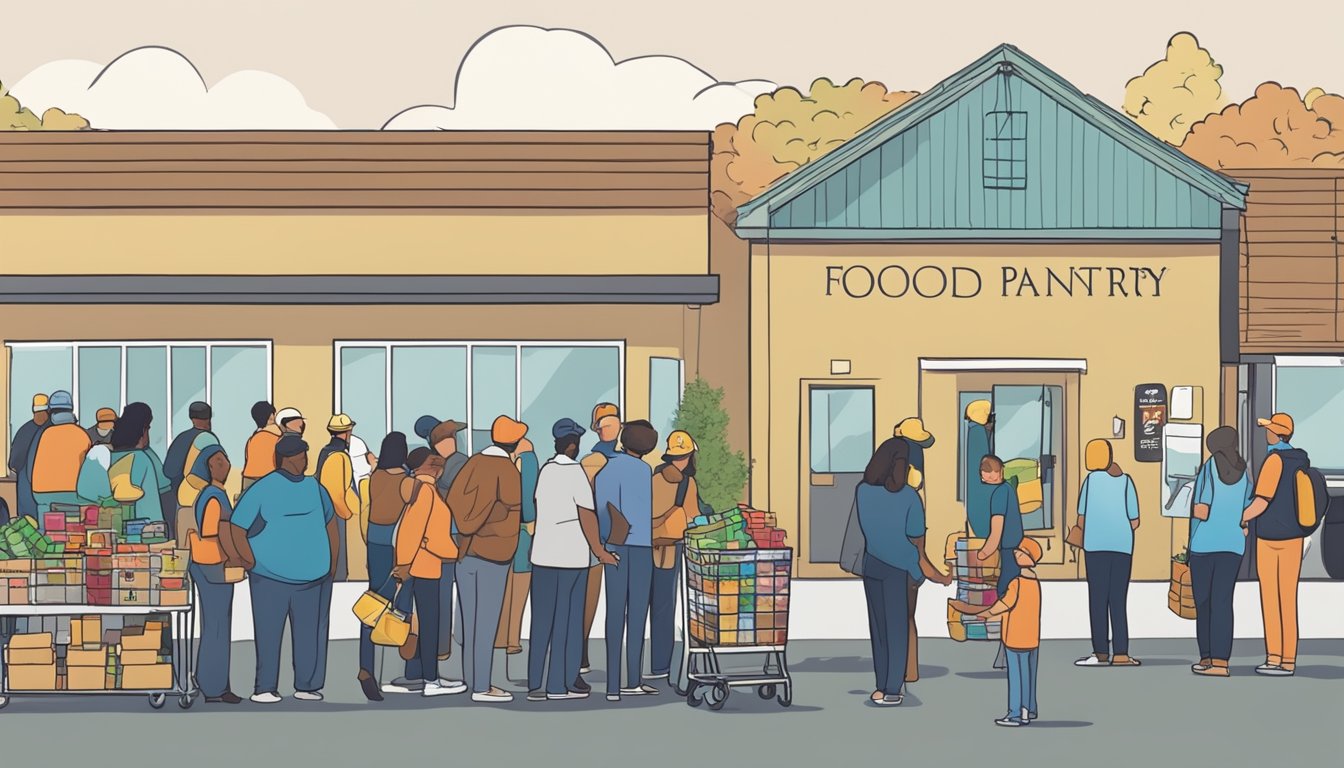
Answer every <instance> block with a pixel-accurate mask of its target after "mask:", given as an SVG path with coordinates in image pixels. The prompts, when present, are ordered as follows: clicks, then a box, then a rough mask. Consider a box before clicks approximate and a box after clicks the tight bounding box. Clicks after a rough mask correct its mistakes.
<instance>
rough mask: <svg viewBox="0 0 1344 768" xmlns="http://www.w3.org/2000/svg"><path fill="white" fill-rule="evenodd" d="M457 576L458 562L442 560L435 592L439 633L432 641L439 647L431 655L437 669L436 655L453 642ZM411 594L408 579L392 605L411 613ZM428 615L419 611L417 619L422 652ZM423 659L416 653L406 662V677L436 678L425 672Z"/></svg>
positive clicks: (416, 598)
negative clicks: (454, 592)
mask: <svg viewBox="0 0 1344 768" xmlns="http://www.w3.org/2000/svg"><path fill="white" fill-rule="evenodd" d="M456 578H457V564H456V563H444V564H443V572H442V573H441V574H439V590H438V593H437V594H438V596H439V606H438V611H439V612H438V617H439V619H438V627H439V628H438V635H437V638H438V639H437V640H436V641H435V643H434V644H435V645H436V646H438V647H437V648H436V651H437V653H436V655H435V656H434V666H435V667H436V668H437V667H438V661H439V658H438V657H439V656H443V655H446V654H448V652H449V651H450V649H451V648H452V642H453V586H454V581H455V579H456ZM445 595H447V596H446V597H445ZM413 597H414V591H413V589H412V588H411V587H410V582H407V586H404V587H402V589H401V591H400V592H398V593H397V600H396V603H395V605H394V607H395V608H396V609H397V610H398V611H402V612H403V613H406V614H407V615H410V613H411V602H412V598H413ZM414 599H415V600H419V598H418V597H415V598H414ZM459 610H460V608H459ZM427 615H428V614H425V613H422V614H421V615H420V619H419V621H420V636H419V638H418V642H419V647H420V648H421V649H422V651H423V649H424V648H425V638H426V637H427V636H428V634H427V633H426V631H425V628H424V626H425V625H424V622H425V616H427ZM425 658H426V657H425V655H424V653H423V652H422V653H420V654H419V655H417V656H416V657H415V658H414V659H411V660H410V661H408V662H406V679H407V680H434V679H435V678H433V677H429V676H428V675H426V674H425V668H424V663H423V659H425ZM464 674H465V670H464Z"/></svg>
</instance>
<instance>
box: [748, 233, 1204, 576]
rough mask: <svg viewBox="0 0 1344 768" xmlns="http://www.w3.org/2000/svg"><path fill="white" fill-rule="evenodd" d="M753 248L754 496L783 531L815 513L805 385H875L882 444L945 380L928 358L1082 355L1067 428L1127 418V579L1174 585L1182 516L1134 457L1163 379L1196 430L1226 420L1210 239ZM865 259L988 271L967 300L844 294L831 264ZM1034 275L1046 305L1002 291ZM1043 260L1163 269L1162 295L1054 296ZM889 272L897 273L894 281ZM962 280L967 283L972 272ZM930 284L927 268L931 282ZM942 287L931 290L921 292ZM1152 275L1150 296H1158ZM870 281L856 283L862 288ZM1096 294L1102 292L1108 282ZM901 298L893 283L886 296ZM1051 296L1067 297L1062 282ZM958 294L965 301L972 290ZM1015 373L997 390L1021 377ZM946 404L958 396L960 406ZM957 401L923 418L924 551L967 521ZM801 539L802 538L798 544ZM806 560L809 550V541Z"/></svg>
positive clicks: (1069, 486) (1081, 439)
mask: <svg viewBox="0 0 1344 768" xmlns="http://www.w3.org/2000/svg"><path fill="white" fill-rule="evenodd" d="M769 251H770V256H769V257H767V256H766V248H765V246H764V245H762V244H760V243H757V244H755V245H754V246H753V254H752V259H751V286H752V289H751V295H752V307H751V328H752V336H751V344H752V346H751V365H752V387H751V390H752V391H751V398H752V402H751V408H752V428H751V446H752V455H753V458H754V459H755V471H754V474H753V482H752V500H753V502H754V503H755V505H756V506H758V507H760V508H768V509H771V510H772V511H774V512H776V513H777V514H778V515H779V519H780V522H781V524H782V525H784V526H785V527H787V528H788V529H789V530H790V531H800V518H801V516H802V515H805V514H806V513H807V509H806V506H807V500H806V498H807V494H806V490H807V489H806V485H805V484H806V483H807V482H808V475H807V471H806V460H805V452H806V446H807V442H808V434H807V426H806V422H805V421H804V420H802V418H803V415H804V412H803V410H802V408H801V406H800V403H801V399H802V392H803V391H805V387H806V384H807V382H809V381H815V382H816V383H822V384H825V383H828V382H835V383H846V382H848V383H851V384H858V383H860V382H859V381H857V380H860V379H862V380H865V381H866V382H867V383H869V384H871V385H872V386H874V387H875V422H876V424H875V435H874V437H875V440H877V441H881V440H883V439H885V438H887V437H890V435H891V430H892V427H893V425H894V424H895V423H896V422H897V421H899V420H900V419H901V418H904V417H906V416H912V415H921V414H920V409H921V388H922V387H923V388H925V395H926V396H925V397H924V398H923V399H924V400H925V401H926V402H927V401H928V400H929V399H930V398H931V397H932V396H933V391H934V390H937V389H938V388H939V387H943V389H944V391H947V392H951V393H952V394H953V395H955V390H954V389H949V388H948V387H947V384H946V383H941V384H940V383H939V381H937V380H934V379H932V378H930V377H932V376H947V375H949V374H932V373H926V374H924V376H923V377H921V371H920V359H921V358H1060V359H1063V358H1077V359H1083V360H1086V368H1087V371H1086V373H1085V374H1082V375H1081V376H1076V377H1075V378H1076V388H1077V391H1076V394H1075V395H1070V399H1071V401H1072V402H1070V403H1067V404H1066V408H1067V409H1068V410H1067V411H1066V413H1067V414H1068V415H1066V419H1067V420H1071V421H1072V424H1070V423H1068V421H1066V426H1065V429H1066V431H1069V432H1071V433H1072V435H1071V438H1072V439H1071V443H1072V446H1073V448H1074V449H1075V450H1076V449H1077V448H1078V446H1081V445H1082V444H1084V443H1085V442H1086V441H1087V440H1088V439H1091V438H1094V437H1110V436H1111V420H1112V417H1114V416H1117V415H1118V416H1120V417H1121V418H1123V419H1125V421H1126V432H1127V439H1125V440H1122V441H1116V443H1115V448H1116V451H1115V452H1116V458H1117V460H1118V462H1119V463H1120V464H1121V466H1122V467H1123V468H1124V469H1125V470H1126V471H1128V472H1130V473H1131V475H1132V476H1133V477H1134V480H1135V483H1136V485H1137V486H1138V490H1139V494H1140V506H1141V508H1142V527H1141V528H1140V531H1139V533H1138V536H1137V544H1136V555H1135V570H1134V577H1135V578H1137V579H1163V578H1166V577H1167V576H1168V575H1169V557H1170V555H1171V554H1172V551H1173V546H1176V548H1177V550H1179V548H1180V547H1181V546H1182V544H1181V542H1182V541H1183V539H1184V537H1185V535H1186V533H1185V532H1186V524H1185V522H1184V521H1172V520H1169V519H1167V518H1163V517H1162V516H1161V513H1160V510H1159V506H1160V504H1159V499H1160V487H1159V482H1160V474H1161V470H1160V464H1155V463H1145V464H1138V463H1136V462H1135V461H1134V457H1133V450H1134V447H1133V436H1134V433H1135V429H1136V425H1135V423H1134V387H1135V386H1137V385H1139V384H1143V383H1149V382H1160V383H1163V384H1165V385H1167V387H1168V388H1170V387H1172V386H1178V385H1189V386H1196V387H1200V388H1201V390H1202V396H1201V397H1198V398H1197V399H1196V412H1195V419H1194V421H1197V422H1202V423H1204V424H1205V429H1206V432H1207V430H1208V429H1211V428H1212V427H1213V426H1216V425H1217V423H1218V421H1219V419H1220V417H1221V409H1220V386H1221V382H1222V369H1221V367H1220V364H1219V357H1218V353H1219V346H1218V338H1219V336H1218V311H1217V310H1218V290H1217V286H1218V249H1217V246H1216V245H1215V244H1209V245H1158V244H1153V245H951V244H949V245H916V244H908V245H905V244H872V245H868V244H865V245H839V244H837V245H796V246H783V245H778V244H775V245H773V246H771V247H770V249H769ZM854 265H863V266H866V267H868V268H869V269H870V270H871V271H872V272H873V273H877V272H878V271H879V270H881V269H882V268H883V267H885V266H887V265H900V266H904V267H906V268H907V269H908V270H909V271H911V272H913V271H914V270H915V269H917V268H918V267H920V266H923V265H938V266H941V267H943V268H944V269H946V270H950V269H951V268H952V267H954V266H957V267H963V268H967V269H974V270H977V271H978V272H979V273H980V274H981V275H982V276H983V287H982V290H981V292H980V294H979V295H978V296H976V297H974V298H966V299H954V298H950V297H948V296H944V297H941V298H927V299H926V298H920V297H917V296H915V295H914V294H913V292H912V293H911V294H909V295H908V296H906V297H904V298H886V297H884V296H881V295H879V294H878V292H877V291H874V292H873V294H872V295H871V296H869V297H867V298H850V297H848V296H846V295H844V294H843V292H842V291H841V290H840V289H839V288H838V287H837V286H836V285H834V284H832V285H831V286H830V288H831V292H832V295H830V296H828V295H826V293H827V289H828V282H827V275H828V273H827V267H828V266H839V267H849V266H854ZM1005 266H1007V267H1013V268H1015V269H1018V270H1019V271H1020V270H1022V269H1024V268H1025V269H1029V270H1031V271H1033V272H1036V273H1038V275H1039V276H1038V277H1037V282H1036V284H1037V287H1038V289H1039V290H1040V292H1041V297H1040V298H1035V297H1032V296H1031V295H1030V291H1027V292H1026V293H1025V295H1023V296H1021V297H1018V296H1015V295H1012V294H1014V293H1015V292H1016V284H1014V286H1013V288H1012V290H1010V292H1009V293H1010V295H1009V296H1008V297H1004V296H1003V295H1002V290H1001V288H1000V279H1001V274H1002V273H1001V271H1000V270H1001V269H1002V268H1003V267H1005ZM1047 266H1051V267H1054V268H1056V269H1060V268H1063V271H1064V272H1066V273H1067V270H1068V267H1070V266H1077V267H1083V266H1099V267H1121V268H1125V269H1126V270H1128V269H1129V268H1131V267H1139V268H1142V267H1150V268H1152V269H1153V270H1154V271H1159V270H1160V269H1161V268H1162V267H1166V268H1167V272H1166V273H1165V275H1164V277H1163V279H1162V282H1161V297H1160V298H1158V297H1153V296H1151V295H1145V296H1144V297H1142V298H1139V297H1130V298H1121V297H1115V298H1111V297H1108V296H1106V295H1104V294H1103V295H1100V296H1093V297H1091V298H1086V297H1083V296H1081V295H1079V296H1074V297H1072V298H1070V297H1068V296H1062V295H1056V296H1054V297H1053V298H1047V297H1046V296H1045V291H1046V286H1045V282H1044V270H1045V268H1046V267H1047ZM892 274H893V275H894V274H895V273H892ZM963 274H965V273H963ZM926 276H928V277H932V276H933V273H926ZM936 283H937V281H936V280H929V281H928V282H927V283H925V284H923V287H924V289H925V291H926V292H929V293H932V292H934V291H933V289H934V288H936V287H937V285H936ZM1151 285H1152V283H1151V281H1148V283H1147V286H1148V287H1147V288H1146V289H1145V293H1151ZM862 287H863V286H857V289H856V290H855V292H856V293H861V292H862ZM1100 287H1102V288H1103V289H1104V288H1105V283H1104V281H1100ZM891 290H892V292H895V289H891ZM1054 290H1055V292H1056V293H1057V294H1058V292H1059V288H1058V287H1057V286H1056V287H1055V288H1054ZM963 292H967V293H969V291H966V290H965V288H963ZM833 359H843V360H849V361H851V364H852V372H851V373H850V374H849V375H848V376H832V375H831V373H830V371H831V364H830V362H831V360H833ZM1007 378H1010V377H1006V379H1005V381H1004V383H1012V382H1011V381H1008V380H1007ZM951 402H955V399H953V400H952V401H951ZM954 408H955V406H953V407H944V408H942V409H941V410H940V412H938V413H931V412H926V413H923V414H922V416H923V417H924V418H925V420H926V422H928V424H929V426H930V427H931V428H932V429H933V430H934V432H935V435H936V437H938V439H939V442H938V443H937V445H935V446H934V447H933V448H932V449H931V450H930V451H929V452H928V453H927V455H926V463H927V471H926V475H927V485H926V499H927V500H928V506H929V509H928V524H929V534H928V535H929V541H930V542H931V544H930V552H931V553H933V554H934V556H935V559H937V557H938V553H940V552H941V550H942V542H943V539H944V538H945V537H946V536H947V535H948V534H949V533H951V532H952V531H954V530H956V529H958V528H959V527H961V526H963V525H964V524H965V513H964V510H963V508H962V506H961V505H960V504H959V503H958V502H957V501H956V478H957V470H956V462H957V439H958V436H957V428H958V424H959V414H956V413H955V412H954ZM1065 461H1066V464H1067V466H1068V468H1069V469H1068V471H1067V476H1066V477H1064V478H1063V481H1064V482H1065V483H1066V487H1065V489H1064V497H1065V503H1066V509H1067V515H1066V517H1065V519H1064V520H1063V521H1061V522H1060V530H1061V531H1062V527H1063V525H1064V524H1071V523H1072V522H1073V520H1074V515H1075V511H1076V499H1077V489H1078V487H1079V482H1080V479H1081V475H1082V470H1081V464H1080V461H1079V457H1078V456H1069V457H1066V459H1065ZM797 543H799V542H798V541H797V540H796V539H795V544H797ZM801 544H802V547H801V549H802V551H801V552H800V558H799V559H800V562H802V563H805V561H806V552H807V545H806V542H805V541H803V542H801ZM1045 571H1046V573H1045V575H1046V576H1047V577H1051V578H1076V577H1077V575H1078V574H1079V566H1078V565H1077V564H1072V563H1069V562H1068V560H1067V558H1063V562H1062V563H1061V564H1059V565H1052V566H1050V567H1049V568H1047V569H1045ZM801 573H802V575H816V576H833V575H839V571H838V569H835V568H834V567H833V566H832V567H828V566H820V567H809V566H807V565H805V564H804V565H803V566H802V567H801Z"/></svg>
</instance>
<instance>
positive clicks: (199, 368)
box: [168, 347, 252, 456]
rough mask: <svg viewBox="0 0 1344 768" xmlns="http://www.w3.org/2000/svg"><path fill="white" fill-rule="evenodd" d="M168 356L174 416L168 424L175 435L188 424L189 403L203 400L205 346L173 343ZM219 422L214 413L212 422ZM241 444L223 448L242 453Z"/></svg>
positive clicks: (234, 452) (250, 419)
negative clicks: (170, 369)
mask: <svg viewBox="0 0 1344 768" xmlns="http://www.w3.org/2000/svg"><path fill="white" fill-rule="evenodd" d="M170 357H171V361H170V365H171V366H172V369H173V371H172V373H173V387H172V398H173V403H172V405H173V413H172V416H173V418H172V423H171V424H169V425H168V426H169V427H170V429H171V431H172V432H173V434H174V435H176V434H177V433H178V432H181V431H182V430H184V429H186V428H187V427H189V426H191V413H190V412H191V404H192V403H194V402H196V401H197V400H205V347H173V348H172V350H171V352H170ZM211 405H212V406H213V405H214V403H211ZM249 405H250V404H249ZM251 422H252V413H251V410H249V411H248V414H247V421H246V422H244V424H251ZM219 423H220V419H219V417H218V416H216V417H215V425H216V426H217V425H218V424H219ZM216 434H218V433H216ZM248 434H251V432H250V431H249V432H248ZM240 448H241V446H235V445H225V446H224V450H226V451H231V453H230V454H229V455H230V456H238V455H241V454H239V453H238V451H239V450H240Z"/></svg>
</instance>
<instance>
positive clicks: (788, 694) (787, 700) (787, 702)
mask: <svg viewBox="0 0 1344 768" xmlns="http://www.w3.org/2000/svg"><path fill="white" fill-rule="evenodd" d="M792 705H793V691H792V690H791V689H790V688H789V686H787V685H786V686H784V693H782V694H780V696H779V706H781V707H785V708H788V707H790V706H792Z"/></svg>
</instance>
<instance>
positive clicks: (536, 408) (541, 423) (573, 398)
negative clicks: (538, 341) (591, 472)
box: [519, 347, 667, 455]
mask: <svg viewBox="0 0 1344 768" xmlns="http://www.w3.org/2000/svg"><path fill="white" fill-rule="evenodd" d="M519 368H520V374H521V378H520V379H519V381H520V383H521V387H520V391H521V395H522V402H521V404H520V411H521V413H522V420H523V421H524V422H526V423H527V425H528V427H529V429H530V434H531V437H532V442H533V444H535V445H536V447H537V451H538V452H539V453H541V454H542V455H547V454H548V453H549V450H548V449H550V448H553V446H551V445H549V443H550V442H551V440H550V435H551V426H552V425H554V424H555V422H557V421H559V420H560V419H562V418H566V417H568V418H571V419H574V420H575V421H577V422H579V424H580V425H582V426H584V427H585V428H586V427H587V426H588V425H587V424H585V423H584V422H585V421H586V420H587V417H588V416H589V415H590V414H591V413H592V410H593V406H594V405H596V404H597V403H614V402H617V401H619V400H620V391H619V390H620V377H621V360H620V354H619V351H618V350H617V349H616V348H615V347H523V348H522V357H521V361H520V366H519ZM654 426H655V427H657V426H658V424H657V422H655V423H654ZM658 434H659V435H662V436H666V434H667V433H666V432H663V431H662V430H661V429H660V430H659V433H658ZM596 442H597V435H596V434H594V433H593V431H592V430H589V431H588V432H587V434H585V435H584V436H583V440H582V441H581V442H580V444H579V449H580V452H581V453H586V452H587V451H588V450H589V449H591V448H592V446H593V445H594V444H595V443H596ZM660 455H661V454H660Z"/></svg>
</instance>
